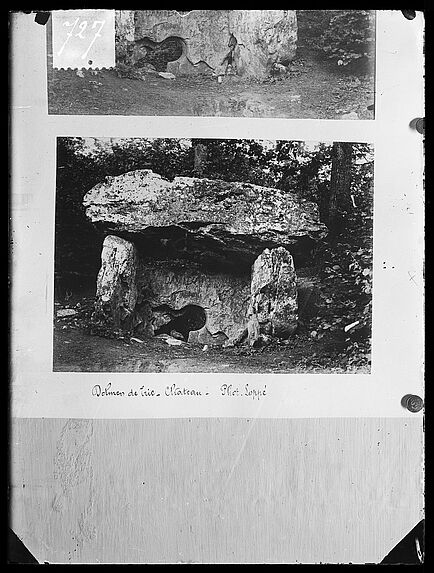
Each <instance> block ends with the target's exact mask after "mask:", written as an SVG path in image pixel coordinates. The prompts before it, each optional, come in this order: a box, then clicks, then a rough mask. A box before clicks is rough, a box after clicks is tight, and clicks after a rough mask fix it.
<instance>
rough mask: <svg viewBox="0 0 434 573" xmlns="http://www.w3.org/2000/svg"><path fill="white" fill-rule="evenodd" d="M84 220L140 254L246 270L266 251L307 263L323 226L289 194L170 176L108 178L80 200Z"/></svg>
mask: <svg viewBox="0 0 434 573" xmlns="http://www.w3.org/2000/svg"><path fill="white" fill-rule="evenodd" d="M83 205H84V206H85V208H86V215H87V217H88V218H89V220H90V221H91V222H92V223H94V224H95V225H96V226H97V227H98V228H99V229H101V230H102V231H103V232H105V233H112V234H116V235H119V236H122V237H124V238H126V239H128V240H130V241H133V242H134V243H135V244H136V246H137V247H138V248H139V250H141V252H142V254H143V252H145V251H146V250H148V254H152V255H154V256H156V257H157V258H160V259H162V258H173V256H174V254H175V253H177V256H178V257H179V256H181V257H184V258H191V259H194V260H196V261H199V262H203V263H205V262H210V261H212V260H215V261H219V262H232V263H233V264H235V265H236V266H240V265H244V266H247V267H248V268H250V266H251V265H252V263H253V261H254V260H255V258H256V257H257V256H258V255H259V254H260V253H261V252H262V251H263V250H264V249H265V248H274V247H278V246H284V247H285V248H288V249H289V250H290V251H291V253H292V254H293V255H294V256H303V257H307V258H308V257H309V255H310V250H311V249H312V247H313V246H314V244H315V242H316V241H317V240H318V239H321V238H323V237H325V236H326V234H327V228H326V227H325V225H324V224H323V223H321V222H320V220H319V212H318V207H317V206H316V205H315V204H314V203H312V202H309V201H301V200H299V199H298V198H297V196H296V195H295V194H292V193H288V192H284V191H281V190H279V189H272V188H268V187H260V186H258V185H251V184H248V183H236V182H234V183H228V182H224V181H218V180H210V179H198V178H193V177H176V178H175V179H174V180H173V181H172V182H170V181H167V180H166V179H163V178H162V177H161V176H159V175H157V174H156V173H153V172H152V171H150V170H146V169H145V170H137V171H131V172H129V173H125V174H123V175H120V176H117V177H106V178H105V180H104V181H103V182H101V183H99V184H98V185H96V186H95V187H93V188H92V189H91V190H90V191H89V192H88V193H87V194H86V196H85V197H84V199H83Z"/></svg>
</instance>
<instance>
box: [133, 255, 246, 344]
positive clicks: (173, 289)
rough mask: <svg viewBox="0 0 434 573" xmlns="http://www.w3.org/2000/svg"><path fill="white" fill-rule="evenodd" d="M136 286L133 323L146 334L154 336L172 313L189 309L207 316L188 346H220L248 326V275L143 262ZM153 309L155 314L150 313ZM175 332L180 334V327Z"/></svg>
mask: <svg viewBox="0 0 434 573" xmlns="http://www.w3.org/2000/svg"><path fill="white" fill-rule="evenodd" d="M136 282H137V288H138V291H139V295H138V304H137V308H136V316H137V319H136V321H137V324H138V325H140V326H139V329H143V330H144V331H145V333H148V334H149V333H155V332H156V331H157V330H158V329H159V328H161V327H162V326H163V325H165V324H169V322H170V321H171V320H173V318H174V316H175V315H174V313H173V312H172V311H180V310H181V309H183V308H184V307H187V306H188V305H197V306H199V307H201V308H202V309H203V310H204V311H205V315H206V322H205V323H204V324H200V322H199V324H200V327H199V328H193V329H192V331H191V332H193V333H194V332H196V331H197V334H192V335H191V337H190V342H192V341H193V342H194V341H195V339H196V338H197V342H198V343H200V344H210V343H211V344H212V343H213V342H216V343H221V344H222V343H223V342H224V341H225V340H226V339H227V338H232V337H235V336H237V335H238V334H239V332H240V330H242V329H244V328H245V327H246V325H247V318H246V317H247V307H248V302H249V295H250V291H249V288H250V286H249V285H250V277H249V276H248V275H246V276H242V277H237V276H233V275H230V274H224V273H208V272H204V270H203V269H201V268H200V266H199V265H195V264H194V263H190V262H187V263H186V262H185V261H155V262H152V263H150V262H149V261H145V262H143V263H142V265H141V270H140V273H138V274H137V278H136ZM161 307H163V308H162V309H161V310H157V309H158V308H161ZM167 307H168V308H167ZM150 309H151V315H150V314H149V310H150ZM152 309H155V310H154V311H153V312H152ZM143 313H144V315H143V317H142V314H143ZM175 318H176V317H175ZM193 324H194V323H193ZM170 329H173V326H172V327H170ZM175 330H179V326H178V328H175ZM199 331H200V332H199Z"/></svg>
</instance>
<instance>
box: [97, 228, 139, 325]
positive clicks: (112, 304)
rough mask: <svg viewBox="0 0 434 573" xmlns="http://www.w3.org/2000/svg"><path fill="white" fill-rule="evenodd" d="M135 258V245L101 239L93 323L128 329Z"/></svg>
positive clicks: (131, 316)
mask: <svg viewBox="0 0 434 573" xmlns="http://www.w3.org/2000/svg"><path fill="white" fill-rule="evenodd" d="M138 264H139V258H138V255H137V250H136V248H135V246H134V245H133V244H132V243H130V242H128V241H125V240H124V239H122V238H120V237H115V236H108V237H106V238H105V239H104V244H103V248H102V253H101V268H100V271H99V273H98V278H97V291H96V297H95V310H94V313H93V316H92V321H93V322H94V324H101V325H104V326H105V327H112V328H114V329H125V330H129V329H131V327H132V325H133V321H134V310H135V306H136V301H137V286H136V274H137V269H138Z"/></svg>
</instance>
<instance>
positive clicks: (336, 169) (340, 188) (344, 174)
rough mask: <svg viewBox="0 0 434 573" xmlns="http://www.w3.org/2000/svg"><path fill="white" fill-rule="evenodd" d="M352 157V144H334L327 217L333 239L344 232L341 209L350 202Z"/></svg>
mask: <svg viewBox="0 0 434 573" xmlns="http://www.w3.org/2000/svg"><path fill="white" fill-rule="evenodd" d="M352 156H353V144H352V143H342V142H335V143H333V149H332V172H331V178H330V196H329V205H328V207H329V208H328V217H327V223H328V227H329V231H330V235H331V237H335V236H336V235H338V234H339V232H340V231H341V230H342V229H341V227H342V223H343V220H342V219H341V217H340V216H339V215H340V207H345V206H346V205H347V204H348V203H349V200H350V190H351V164H352Z"/></svg>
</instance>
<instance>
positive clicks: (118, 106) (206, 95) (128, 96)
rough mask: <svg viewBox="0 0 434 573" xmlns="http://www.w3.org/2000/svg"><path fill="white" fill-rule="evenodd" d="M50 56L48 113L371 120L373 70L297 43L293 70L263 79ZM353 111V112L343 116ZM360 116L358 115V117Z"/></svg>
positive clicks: (291, 68)
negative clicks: (124, 69) (64, 64)
mask: <svg viewBox="0 0 434 573" xmlns="http://www.w3.org/2000/svg"><path fill="white" fill-rule="evenodd" d="M50 60H51V58H50V57H49V60H48V104H49V113H50V114H63V115H69V114H81V115H86V114H91V115H106V114H114V115H146V116H149V115H150V116H152V115H163V116H165V115H168V116H179V115H181V116H223V117H240V116H241V117H279V118H293V119H302V118H303V119H373V118H374V112H373V111H372V110H368V106H371V107H372V105H373V104H374V75H373V73H366V70H365V71H364V72H363V71H360V70H359V72H355V71H353V72H351V71H350V70H348V69H347V68H345V67H343V66H341V67H338V66H337V65H336V64H334V63H332V62H330V61H328V60H325V59H324V58H321V57H320V56H319V55H318V53H317V52H316V51H315V50H312V49H308V48H299V49H298V52H297V57H296V59H295V60H294V61H293V62H292V65H291V67H290V71H289V72H288V73H287V74H285V75H284V76H281V77H278V78H268V79H266V80H263V81H255V80H243V79H242V78H239V77H238V76H225V77H224V79H223V82H222V83H221V84H219V83H218V82H217V78H215V77H212V76H209V75H192V76H179V77H176V78H175V79H165V78H163V77H161V76H159V75H158V74H156V73H148V74H146V75H144V76H143V79H135V78H131V77H120V76H119V74H118V72H117V71H116V70H114V69H110V70H101V71H94V70H81V71H79V72H78V74H77V71H75V70H71V69H67V70H63V69H62V70H55V69H53V67H52V64H51V61H50ZM347 114H351V115H350V116H349V117H345V116H346V115H347ZM356 114H357V115H356Z"/></svg>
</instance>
